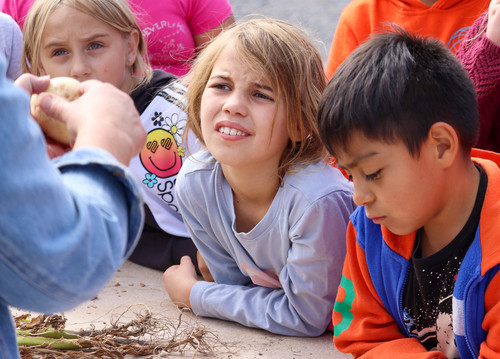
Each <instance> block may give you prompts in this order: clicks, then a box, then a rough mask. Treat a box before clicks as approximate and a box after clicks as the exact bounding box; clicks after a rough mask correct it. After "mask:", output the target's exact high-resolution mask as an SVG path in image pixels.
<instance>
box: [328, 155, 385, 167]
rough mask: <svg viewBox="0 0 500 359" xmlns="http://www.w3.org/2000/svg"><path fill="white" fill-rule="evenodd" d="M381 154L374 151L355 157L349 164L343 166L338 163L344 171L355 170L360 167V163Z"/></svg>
mask: <svg viewBox="0 0 500 359" xmlns="http://www.w3.org/2000/svg"><path fill="white" fill-rule="evenodd" d="M378 154H379V153H378V152H377V151H372V152H367V153H362V154H360V155H358V156H356V157H354V159H353V160H352V161H351V162H349V163H347V164H341V163H340V162H338V163H337V165H338V166H339V167H340V168H342V169H344V170H347V169H349V168H355V167H357V166H358V164H359V162H361V161H363V160H366V159H367V158H369V157H373V156H376V155H378Z"/></svg>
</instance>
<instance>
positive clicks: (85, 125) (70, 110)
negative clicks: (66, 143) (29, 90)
mask: <svg viewBox="0 0 500 359" xmlns="http://www.w3.org/2000/svg"><path fill="white" fill-rule="evenodd" d="M80 92H81V93H82V95H81V96H80V97H79V98H78V99H76V100H74V101H72V102H68V101H67V100H65V99H63V98H60V97H56V96H54V95H52V94H49V93H43V94H42V95H41V96H40V107H41V109H42V110H43V111H44V112H45V113H46V114H47V115H49V116H51V117H53V118H55V119H57V120H60V121H63V122H66V125H67V126H68V130H69V132H70V134H71V137H72V138H73V139H74V145H73V149H78V148H81V147H89V146H93V147H100V148H102V149H104V150H106V151H108V152H109V153H111V154H112V155H113V156H114V157H115V158H116V159H117V160H118V161H120V162H121V163H123V164H124V165H126V166H128V164H129V162H130V160H131V159H132V157H134V156H136V155H137V154H138V153H139V152H140V151H141V149H142V147H143V146H144V143H145V142H146V131H145V130H144V127H143V126H142V124H141V121H140V117H139V113H138V112H137V110H136V108H135V106H134V103H133V101H132V99H131V97H130V96H129V95H128V94H126V93H125V92H122V91H121V90H119V89H117V88H116V87H114V86H113V85H111V84H108V83H103V82H100V81H97V80H89V81H85V82H82V83H81V85H80Z"/></svg>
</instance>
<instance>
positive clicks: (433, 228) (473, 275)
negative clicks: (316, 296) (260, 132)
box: [318, 28, 500, 359]
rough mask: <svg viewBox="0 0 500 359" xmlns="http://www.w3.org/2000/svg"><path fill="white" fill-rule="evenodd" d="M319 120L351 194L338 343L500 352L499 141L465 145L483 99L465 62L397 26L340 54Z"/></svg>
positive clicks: (425, 352) (369, 352)
mask: <svg viewBox="0 0 500 359" xmlns="http://www.w3.org/2000/svg"><path fill="white" fill-rule="evenodd" d="M318 121H319V130H320V131H319V132H320V134H321V136H322V141H323V143H324V144H325V145H326V147H327V148H328V150H329V152H330V153H331V154H332V155H333V156H334V157H336V159H337V161H338V164H339V166H340V167H341V168H343V169H344V170H345V171H346V173H347V174H348V175H349V176H350V178H351V179H352V181H353V182H354V200H355V202H356V204H357V205H359V207H358V209H357V210H356V211H355V212H354V213H353V215H352V216H351V222H350V224H349V228H348V232H347V257H346V260H345V264H344V271H343V277H342V281H341V288H340V290H339V294H338V296H337V302H336V303H335V308H334V313H333V323H334V341H335V345H336V346H337V348H338V349H339V350H341V351H343V352H350V353H352V354H353V355H354V356H355V357H358V356H361V355H365V356H363V357H364V358H365V357H369V358H389V357H390V355H392V356H393V357H397V358H410V357H411V358H417V357H418V358H462V359H464V358H477V357H478V356H480V357H488V358H490V357H496V356H498V355H499V354H500V344H499V343H500V341H499V340H498V338H499V337H500V320H499V319H498V318H500V274H497V272H498V270H499V269H500V241H499V240H498V236H499V233H500V221H499V220H498V215H499V214H500V169H499V166H498V163H500V155H498V154H496V153H492V152H485V151H481V150H473V151H472V155H473V156H474V157H473V158H472V159H471V156H470V155H471V149H472V146H473V145H474V143H475V141H476V139H477V135H478V126H479V122H478V114H477V103H476V95H475V92H474V86H473V84H472V82H471V80H470V79H469V78H468V76H467V73H466V72H465V70H464V69H463V68H462V66H461V65H460V63H459V62H458V61H457V60H456V59H455V58H454V57H453V55H452V54H451V52H449V51H448V50H447V49H445V48H444V46H443V45H442V44H441V43H440V42H439V41H437V40H430V39H424V38H422V37H417V36H413V35H411V34H409V33H408V32H406V31H405V30H402V29H399V28H394V31H393V32H389V33H384V34H380V35H378V36H376V37H374V38H372V39H370V40H368V41H367V42H366V43H365V44H363V45H361V46H360V47H359V48H357V49H356V50H355V51H354V52H353V53H352V54H351V55H350V57H349V58H348V59H347V60H346V61H345V62H344V63H343V64H342V65H341V66H340V67H339V69H338V71H337V72H336V73H335V74H334V76H333V78H332V80H331V82H330V83H329V84H328V86H327V88H326V90H325V92H324V94H323V98H322V101H321V103H320V106H319V112H318ZM480 157H482V158H480ZM486 157H487V158H490V159H489V160H487V159H485V158H486ZM495 162H496V163H495Z"/></svg>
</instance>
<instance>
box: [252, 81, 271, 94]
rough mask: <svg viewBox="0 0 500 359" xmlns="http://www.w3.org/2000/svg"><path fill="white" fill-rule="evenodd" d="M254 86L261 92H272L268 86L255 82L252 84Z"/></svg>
mask: <svg viewBox="0 0 500 359" xmlns="http://www.w3.org/2000/svg"><path fill="white" fill-rule="evenodd" d="M254 86H255V87H256V88H258V89H261V90H265V91H270V92H273V89H272V87H271V86H268V85H265V84H262V83H260V82H255V83H254Z"/></svg>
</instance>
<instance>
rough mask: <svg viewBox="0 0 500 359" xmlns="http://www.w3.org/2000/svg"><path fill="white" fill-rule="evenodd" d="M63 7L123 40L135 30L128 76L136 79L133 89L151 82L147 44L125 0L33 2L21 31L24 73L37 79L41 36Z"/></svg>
mask: <svg viewBox="0 0 500 359" xmlns="http://www.w3.org/2000/svg"><path fill="white" fill-rule="evenodd" d="M63 5H64V6H69V7H72V8H74V9H76V10H78V11H81V12H82V13H84V14H87V15H89V16H92V17H93V18H95V19H97V20H99V21H102V22H104V23H106V24H108V25H109V26H111V27H113V28H115V29H116V30H118V31H119V32H121V33H122V34H123V35H124V36H127V35H129V34H131V33H132V31H134V30H137V32H138V33H139V44H138V52H137V55H136V58H135V61H134V62H133V65H132V66H130V72H131V74H132V76H134V77H135V78H136V83H135V87H134V88H137V87H139V86H141V85H143V84H145V83H148V82H149V81H150V80H151V77H152V75H153V70H152V69H151V66H150V64H149V60H148V52H147V44H146V41H145V39H144V37H143V35H142V32H141V29H140V28H139V25H138V24H137V20H136V17H135V15H134V13H133V12H132V10H131V9H130V7H129V5H128V2H127V0H35V1H34V3H33V5H32V6H31V8H30V10H29V12H28V15H27V17H26V22H25V23H24V28H23V57H22V66H23V72H30V73H33V74H35V75H37V76H39V75H40V44H41V40H42V33H43V30H44V28H45V24H46V23H47V19H48V18H49V16H50V15H51V14H52V13H53V12H54V11H55V9H57V7H59V6H63Z"/></svg>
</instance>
